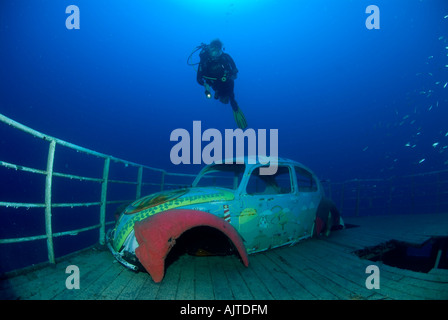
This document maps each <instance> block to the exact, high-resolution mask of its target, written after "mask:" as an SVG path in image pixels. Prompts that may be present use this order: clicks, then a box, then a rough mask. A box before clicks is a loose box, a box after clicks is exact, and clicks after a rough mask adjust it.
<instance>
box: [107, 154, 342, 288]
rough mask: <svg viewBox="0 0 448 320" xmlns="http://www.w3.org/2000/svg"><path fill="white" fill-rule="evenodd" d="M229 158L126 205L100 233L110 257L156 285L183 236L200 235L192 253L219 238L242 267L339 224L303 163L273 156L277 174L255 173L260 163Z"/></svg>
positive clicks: (332, 205) (327, 232)
mask: <svg viewBox="0 0 448 320" xmlns="http://www.w3.org/2000/svg"><path fill="white" fill-rule="evenodd" d="M231 160H232V161H223V162H222V163H215V164H211V165H208V166H206V167H205V168H203V169H202V170H201V172H200V173H199V174H198V176H197V177H196V178H195V180H194V182H193V184H192V187H190V188H183V189H177V190H169V191H162V192H158V193H154V194H151V195H148V196H145V197H143V198H141V199H138V200H136V201H134V202H132V203H131V204H130V205H128V206H127V207H126V209H125V210H124V211H123V212H122V213H121V214H120V216H119V218H118V220H117V222H116V225H115V227H114V228H113V229H111V230H109V232H108V233H107V244H108V247H109V249H110V250H111V252H112V253H113V254H114V256H115V258H116V259H117V260H118V261H119V262H121V263H122V264H123V265H125V266H126V267H128V268H131V269H133V270H139V269H141V268H144V269H146V271H148V273H149V274H150V275H151V277H152V278H153V280H154V281H155V282H160V281H162V279H163V276H164V273H165V259H166V257H167V256H168V254H169V252H170V251H171V249H172V248H173V247H174V246H175V245H176V241H177V240H180V239H179V238H180V237H181V236H184V234H190V235H191V234H192V233H194V232H195V231H198V232H199V231H200V232H201V235H200V236H199V238H200V240H203V241H202V245H203V246H204V247H205V248H198V249H200V250H202V249H203V250H202V251H200V252H207V250H209V248H207V246H210V245H211V241H209V240H210V239H209V237H211V235H212V234H215V235H219V236H221V239H226V240H227V241H228V243H229V244H230V247H231V248H232V249H233V252H234V253H236V254H238V255H239V257H240V258H241V260H242V262H243V263H244V265H246V266H248V265H249V260H248V254H251V253H256V252H260V251H264V250H268V249H272V248H276V247H279V246H284V245H292V244H295V243H296V242H298V241H300V240H303V239H306V238H310V237H312V236H314V235H319V234H321V233H323V234H326V235H327V236H328V234H329V232H330V230H331V229H332V228H333V227H343V221H342V218H341V217H340V214H339V212H338V210H337V209H336V207H335V206H334V204H333V203H332V202H331V200H329V199H328V198H326V197H325V195H324V190H323V187H322V184H321V183H320V181H319V180H318V179H317V177H316V176H315V174H314V173H313V172H312V171H310V170H309V169H308V168H307V167H305V166H304V165H302V164H300V163H298V162H295V161H292V160H288V159H281V158H278V159H277V161H276V166H277V172H276V173H275V174H273V175H263V174H260V168H262V167H264V166H266V165H263V163H266V162H263V161H261V162H259V161H257V162H256V163H253V162H254V161H248V158H247V157H246V158H240V159H231ZM229 163H230V164H229ZM270 165H272V162H271V164H270ZM261 171H262V170H261ZM261 173H262V172H261ZM204 228H206V229H207V232H204V230H205V229H204Z"/></svg>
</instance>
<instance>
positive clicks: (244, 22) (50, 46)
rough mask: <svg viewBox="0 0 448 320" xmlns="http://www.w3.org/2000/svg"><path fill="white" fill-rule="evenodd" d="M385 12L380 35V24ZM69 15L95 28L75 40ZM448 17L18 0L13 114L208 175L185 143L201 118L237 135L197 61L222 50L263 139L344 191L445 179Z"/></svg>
mask: <svg viewBox="0 0 448 320" xmlns="http://www.w3.org/2000/svg"><path fill="white" fill-rule="evenodd" d="M371 4H374V5H377V6H378V7H379V9H380V29H377V30H375V29H374V30H368V29H367V28H366V25H365V21H366V19H367V17H368V16H369V15H368V14H366V13H365V10H366V7H367V6H368V5H371ZM69 5H76V6H78V7H79V10H80V29H71V30H69V29H67V28H66V25H65V22H66V19H67V17H68V16H69V14H67V13H65V10H66V7H67V6H69ZM447 15H448V1H446V0H396V1H390V0H388V1H386V0H374V1H370V0H369V1H364V0H353V1H349V0H344V1H342V0H341V1H330V0H325V1H324V0H300V1H298V0H282V1H274V0H239V1H236V0H214V1H206V0H191V1H181V0H150V1H148V0H140V1H124V0H107V1H106V0H96V1H87V0H70V1H66V0H59V1H43V0H33V1H25V0H14V1H12V0H4V1H1V2H0V61H1V68H0V72H1V77H0V81H1V85H0V113H2V114H4V115H6V116H7V117H10V118H12V119H14V120H16V121H18V122H20V123H23V124H25V125H27V126H29V127H31V128H34V129H36V130H38V131H41V132H43V133H46V134H49V135H52V136H56V137H58V138H60V139H63V140H66V141H69V142H72V143H75V144H77V145H80V146H83V147H86V148H89V149H93V150H96V151H99V152H102V153H106V154H111V155H114V156H116V157H119V158H124V159H127V160H130V161H133V162H137V163H142V164H146V165H149V166H153V167H159V168H164V169H167V170H169V171H175V172H197V170H199V168H200V166H193V165H179V166H175V165H173V164H172V163H171V161H170V150H171V148H172V147H173V146H174V144H175V143H174V142H172V141H170V134H171V132H172V131H173V130H174V129H177V128H184V129H187V130H189V131H190V132H192V125H193V121H194V120H200V121H202V128H203V130H205V129H208V128H216V129H219V130H220V131H221V132H222V133H224V129H226V128H236V125H235V121H234V119H233V116H232V111H231V108H230V105H223V104H221V103H220V102H218V101H215V100H214V99H211V100H207V99H206V98H205V96H204V90H203V87H201V86H199V85H198V84H197V83H196V79H195V76H196V74H195V70H194V68H192V67H191V66H188V65H187V63H186V62H187V57H188V56H189V54H190V53H191V52H192V50H193V49H194V48H195V47H196V46H197V45H199V44H200V43H201V42H205V43H208V42H210V41H211V40H213V39H215V38H219V39H221V40H222V41H223V43H224V47H225V52H227V53H229V54H230V55H231V56H232V57H233V59H234V60H235V62H236V65H237V67H238V69H239V74H238V79H237V80H236V81H235V94H236V100H237V101H238V103H239V105H240V107H241V109H242V110H243V111H244V113H245V115H246V119H247V121H248V124H249V127H250V128H254V129H267V130H270V129H278V132H279V140H278V151H279V155H280V156H283V157H288V158H291V159H294V160H297V161H299V162H302V163H303V164H305V165H307V166H309V167H310V168H311V169H312V170H313V171H314V172H315V173H316V174H317V175H318V176H319V177H321V178H324V179H330V180H332V181H342V180H348V179H354V178H358V179H364V178H387V177H391V176H397V175H398V176H399V175H403V174H414V173H420V172H428V171H436V170H444V169H447V168H448V121H447V119H448V86H447V85H446V83H447V81H448V67H447V66H448V49H447V48H448V17H446V16H447ZM195 58H196V59H197V58H198V57H197V56H193V59H195ZM196 61H197V60H196ZM444 86H446V88H444ZM0 132H3V131H0ZM0 134H2V133H0ZM14 139H16V140H14ZM14 139H13V141H11V136H5V134H3V136H0V160H4V161H10V162H14V161H19V162H20V161H24V159H26V161H25V164H26V165H30V166H31V165H32V164H35V165H36V166H38V167H39V166H40V167H43V168H44V167H45V162H46V154H47V149H46V148H42V149H35V148H36V147H35V146H34V144H33V143H29V145H28V144H24V145H23V147H22V148H18V147H16V146H15V145H14V142H16V141H17V142H18V141H21V136H17V138H16V137H14ZM59 159H62V164H58V165H60V166H64V165H63V163H64V158H63V156H62V155H61V156H60V158H59ZM60 162H61V161H60ZM25 164H24V165H25ZM8 183H10V184H11V185H12V184H13V182H12V181H9V182H8ZM3 185H5V182H3ZM13 193H14V192H13ZM15 194H16V195H17V198H20V196H21V194H23V190H20V189H17V191H16V192H15ZM13 196H14V195H13ZM0 200H2V199H0ZM7 201H8V200H7ZM0 210H1V209H0ZM39 230H40V229H39Z"/></svg>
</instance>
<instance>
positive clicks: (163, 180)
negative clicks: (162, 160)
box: [160, 171, 165, 191]
mask: <svg viewBox="0 0 448 320" xmlns="http://www.w3.org/2000/svg"><path fill="white" fill-rule="evenodd" d="M164 187H165V171H163V172H162V178H161V180H160V191H163V188H164Z"/></svg>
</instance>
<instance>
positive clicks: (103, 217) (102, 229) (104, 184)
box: [99, 157, 110, 245]
mask: <svg viewBox="0 0 448 320" xmlns="http://www.w3.org/2000/svg"><path fill="white" fill-rule="evenodd" d="M109 166H110V158H109V157H106V159H105V160H104V168H103V182H102V183H101V208H100V240H99V241H100V244H101V245H104V244H105V243H106V206H107V202H106V199H107V182H108V180H109Z"/></svg>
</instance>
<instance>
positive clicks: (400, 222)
mask: <svg viewBox="0 0 448 320" xmlns="http://www.w3.org/2000/svg"><path fill="white" fill-rule="evenodd" d="M346 222H349V223H351V224H356V225H358V226H359V227H356V228H350V229H346V230H341V231H337V232H334V233H332V235H330V237H328V238H326V237H322V238H315V239H309V240H305V241H302V242H300V243H298V244H296V245H295V246H292V247H283V248H278V249H275V250H271V251H266V252H262V253H258V254H254V255H250V256H249V261H250V262H249V263H250V264H249V267H247V268H246V267H245V266H244V265H243V264H242V263H241V261H239V260H238V259H237V257H236V256H223V257H221V256H216V257H192V256H188V255H182V256H180V257H179V258H178V259H177V260H176V261H174V262H173V263H172V264H171V265H169V266H168V268H167V270H166V273H165V278H164V279H163V281H162V282H161V283H154V281H153V280H152V278H151V277H150V276H149V274H147V273H146V272H139V273H135V272H132V271H130V270H127V269H126V268H124V267H123V266H122V265H120V264H119V263H117V262H116V261H115V260H114V258H113V256H112V255H111V254H110V253H109V252H108V251H107V250H98V248H94V249H89V250H85V251H82V252H80V253H79V254H77V255H73V256H70V257H69V258H67V259H65V260H63V261H61V262H59V263H57V264H56V265H53V266H48V267H43V268H40V269H38V270H34V271H29V272H27V273H23V274H20V273H19V274H18V275H16V276H13V277H10V278H6V279H2V281H1V282H0V297H2V298H3V299H29V300H34V299H45V300H46V299H62V300H66V299H121V300H134V299H151V300H156V299H163V300H170V299H187V300H190V299H201V300H205V299H216V300H223V299H224V300H228V299H229V300H230V299H243V300H251V299H261V300H269V299H282V300H290V299H329V300H332V299H446V300H448V272H446V270H433V271H431V272H429V273H420V272H415V271H411V270H403V269H399V268H395V267H391V266H388V265H385V264H383V263H381V262H371V261H369V260H365V259H361V258H359V257H358V256H356V255H355V254H354V251H355V250H359V249H363V248H365V247H371V246H376V245H379V244H381V243H386V242H387V241H390V240H392V239H394V240H398V241H402V242H406V243H412V244H414V245H421V244H423V243H424V242H425V241H426V240H427V239H429V238H430V237H431V236H448V214H445V215H425V216H417V215H415V216H396V217H387V216H384V217H383V216H381V217H360V218H348V219H346ZM72 264H73V265H77V266H78V267H79V268H80V273H81V275H80V285H81V289H79V290H76V289H73V290H68V289H67V288H66V287H65V280H66V279H67V277H68V276H69V275H68V274H66V273H65V269H66V267H67V266H68V265H72ZM370 264H375V265H377V266H378V267H379V269H380V272H381V273H380V279H381V283H380V289H378V290H376V289H373V290H369V289H367V288H366V287H365V280H366V277H367V276H368V275H367V274H366V273H365V269H366V267H367V266H368V265H370Z"/></svg>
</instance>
